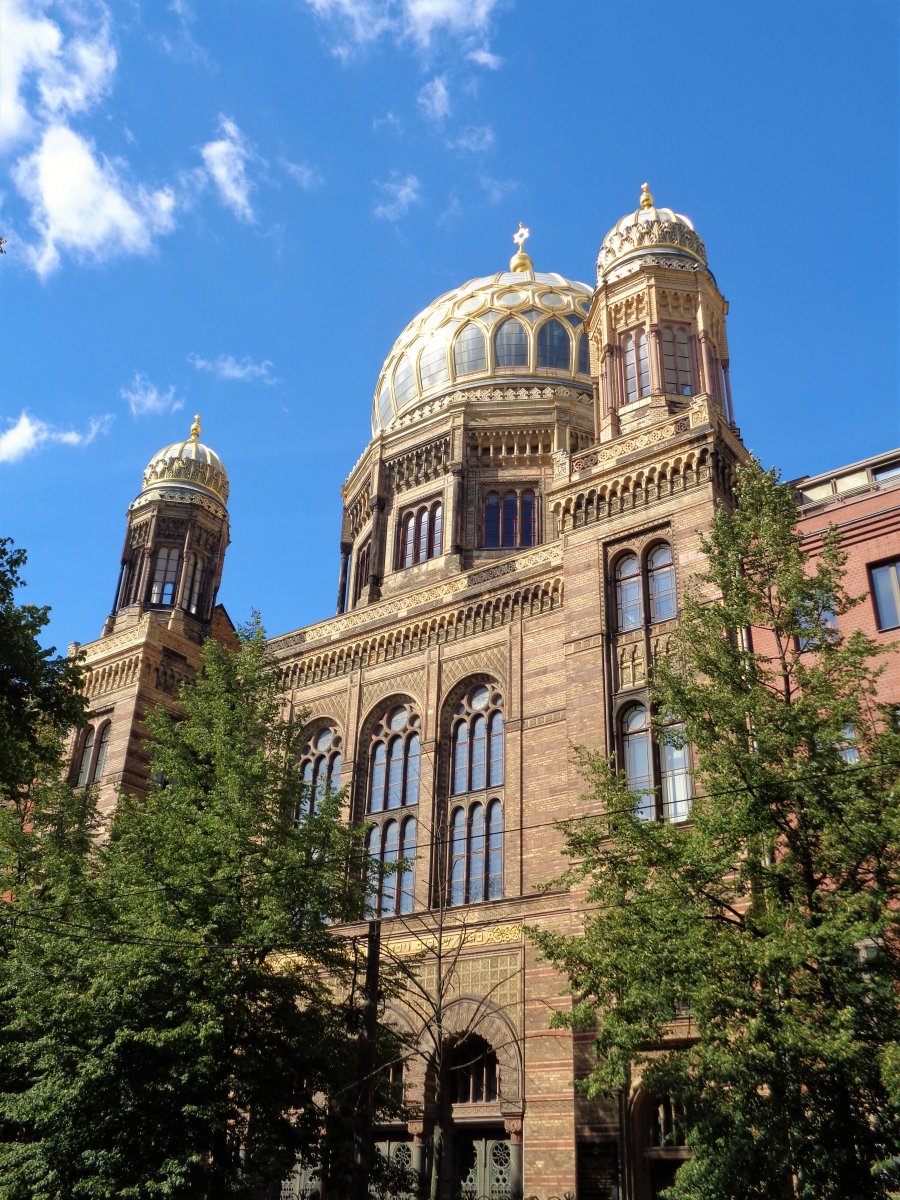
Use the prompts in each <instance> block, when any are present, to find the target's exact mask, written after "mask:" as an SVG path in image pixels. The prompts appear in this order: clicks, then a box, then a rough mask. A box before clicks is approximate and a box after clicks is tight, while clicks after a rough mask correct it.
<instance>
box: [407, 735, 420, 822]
mask: <svg viewBox="0 0 900 1200" xmlns="http://www.w3.org/2000/svg"><path fill="white" fill-rule="evenodd" d="M419 762H420V751H419V735H418V734H417V733H414V734H413V735H412V736H411V737H410V739H409V741H408V742H407V743H406V786H405V787H404V789H403V803H404V804H405V805H407V806H409V805H412V804H418V803H419Z"/></svg>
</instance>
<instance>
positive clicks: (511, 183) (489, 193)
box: [479, 175, 519, 204]
mask: <svg viewBox="0 0 900 1200" xmlns="http://www.w3.org/2000/svg"><path fill="white" fill-rule="evenodd" d="M479 182H480V183H481V190H482V191H483V192H484V197H485V199H486V200H487V202H488V204H502V203H503V201H504V200H505V199H506V197H507V196H508V195H509V194H510V193H511V192H514V191H516V189H517V188H518V186H519V184H518V183H517V181H516V180H515V179H493V178H492V177H491V176H490V175H482V176H481V179H480V181H479Z"/></svg>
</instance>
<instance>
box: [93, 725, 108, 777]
mask: <svg viewBox="0 0 900 1200" xmlns="http://www.w3.org/2000/svg"><path fill="white" fill-rule="evenodd" d="M111 732H112V725H111V724H110V723H109V721H107V722H106V724H105V725H104V726H103V732H102V733H101V735H100V745H99V746H98V747H97V765H96V766H95V767H94V783H97V782H98V781H99V780H101V779H102V778H103V769H104V767H105V766H106V752H107V750H108V749H109V735H110V733H111Z"/></svg>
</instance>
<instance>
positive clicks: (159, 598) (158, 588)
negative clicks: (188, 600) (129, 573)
mask: <svg viewBox="0 0 900 1200" xmlns="http://www.w3.org/2000/svg"><path fill="white" fill-rule="evenodd" d="M180 557H181V551H180V550H179V549H178V547H177V546H160V548H159V549H158V550H157V551H156V562H155V563H154V567H153V580H152V582H151V585H150V603H151V604H173V603H174V602H175V582H176V580H177V579H178V562H179V559H180Z"/></svg>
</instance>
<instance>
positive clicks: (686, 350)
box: [660, 325, 697, 396]
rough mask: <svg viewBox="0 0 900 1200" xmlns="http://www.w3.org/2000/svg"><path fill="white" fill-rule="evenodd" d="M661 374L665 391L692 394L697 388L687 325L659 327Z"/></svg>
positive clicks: (683, 394) (680, 394)
mask: <svg viewBox="0 0 900 1200" xmlns="http://www.w3.org/2000/svg"><path fill="white" fill-rule="evenodd" d="M660 335H661V340H662V352H663V376H664V378H665V388H666V391H667V392H674V393H676V394H677V395H679V396H685V395H687V396H692V395H693V394H694V392H695V391H696V390H697V388H696V376H695V372H694V370H693V362H692V355H691V339H690V329H689V327H688V326H687V325H663V326H662V327H661V329H660Z"/></svg>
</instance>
